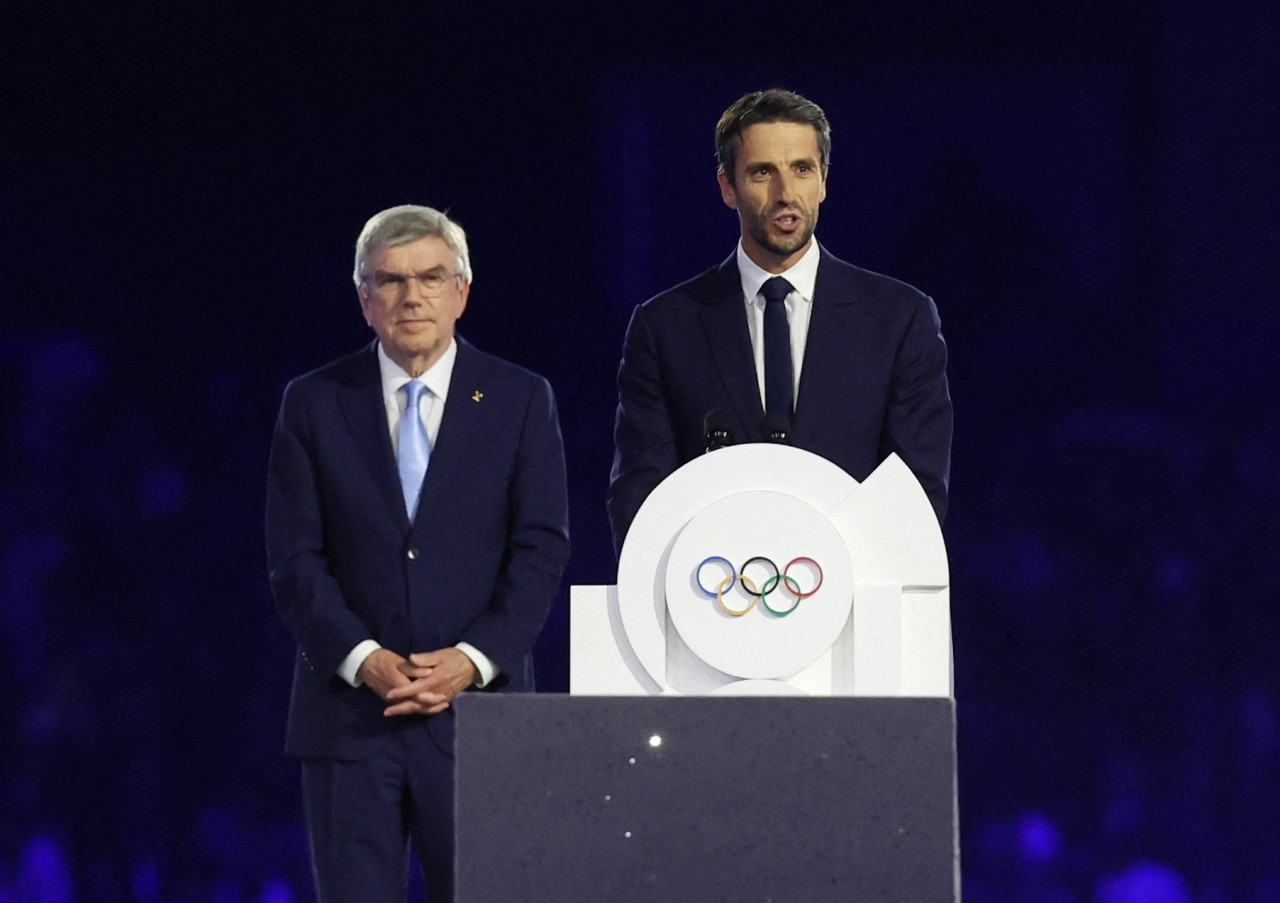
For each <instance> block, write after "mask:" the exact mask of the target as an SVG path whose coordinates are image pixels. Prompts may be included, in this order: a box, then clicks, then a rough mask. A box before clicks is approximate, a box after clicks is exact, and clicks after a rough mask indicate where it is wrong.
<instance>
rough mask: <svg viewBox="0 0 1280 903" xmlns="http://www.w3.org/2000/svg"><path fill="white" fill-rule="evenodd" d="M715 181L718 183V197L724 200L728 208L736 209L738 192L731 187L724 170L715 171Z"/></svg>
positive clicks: (731, 183)
mask: <svg viewBox="0 0 1280 903" xmlns="http://www.w3.org/2000/svg"><path fill="white" fill-rule="evenodd" d="M716 181H717V182H719V183H720V198H721V199H722V200H723V201H724V203H725V206H726V207H728V208H729V209H730V210H737V209H738V192H737V190H735V189H734V187H733V182H731V181H730V180H729V177H728V176H726V175H725V174H724V170H723V169H722V170H719V171H718V172H716Z"/></svg>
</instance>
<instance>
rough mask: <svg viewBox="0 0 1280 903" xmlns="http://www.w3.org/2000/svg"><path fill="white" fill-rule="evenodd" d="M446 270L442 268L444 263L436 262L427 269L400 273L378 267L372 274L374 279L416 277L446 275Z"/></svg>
mask: <svg viewBox="0 0 1280 903" xmlns="http://www.w3.org/2000/svg"><path fill="white" fill-rule="evenodd" d="M448 272H449V271H448V270H446V269H445V268H444V264H442V263H437V264H436V265H435V266H433V267H432V268H431V269H429V270H418V271H416V272H412V271H411V272H408V273H402V272H399V271H398V270H384V269H381V268H379V269H376V270H374V271H373V276H374V278H375V279H408V278H409V277H410V276H417V277H418V278H422V277H423V276H432V275H436V276H444V275H448Z"/></svg>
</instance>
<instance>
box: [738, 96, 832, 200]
mask: <svg viewBox="0 0 1280 903" xmlns="http://www.w3.org/2000/svg"><path fill="white" fill-rule="evenodd" d="M760 122H798V123H800V124H801V125H811V126H813V130H814V131H815V132H817V133H818V152H819V154H820V155H821V157H822V159H821V161H820V163H821V165H822V174H823V175H826V173H827V168H828V167H830V166H831V123H829V122H827V114H826V113H824V112H822V107H820V106H818V105H817V104H816V103H814V102H813V101H812V100H808V99H806V98H804V97H801V96H800V95H799V94H796V93H795V92H794V91H787V90H784V89H782V88H770V89H769V90H767V91H753V92H751V93H750V94H744V95H743V96H742V97H739V98H738V99H737V100H735V101H734V102H733V105H732V106H730V107H729V109H727V110H725V111H724V113H723V114H722V115H721V116H720V121H719V122H717V123H716V160H718V161H719V164H720V166H719V169H720V172H722V173H724V174H725V175H726V176H728V178H729V181H730V182H732V181H733V173H734V166H735V165H736V164H737V162H738V148H740V147H742V133H743V131H744V130H745V129H746V128H747V127H748V126H752V125H756V124H757V123H760Z"/></svg>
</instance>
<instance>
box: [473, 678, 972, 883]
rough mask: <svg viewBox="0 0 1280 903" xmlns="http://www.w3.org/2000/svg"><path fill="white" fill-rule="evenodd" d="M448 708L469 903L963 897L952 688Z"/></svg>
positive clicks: (537, 700)
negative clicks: (895, 693)
mask: <svg viewBox="0 0 1280 903" xmlns="http://www.w3.org/2000/svg"><path fill="white" fill-rule="evenodd" d="M456 704H457V719H458V721H457V726H458V745H457V756H458V759H457V840H458V857H457V872H458V874H457V898H456V899H457V900H458V901H459V903H492V901H494V900H520V901H529V903H533V901H556V903H560V901H565V900H610V901H611V903H630V901H662V903H683V901H688V903H709V901H721V900H724V901H734V903H739V901H775V903H784V901H804V903H822V901H828V900H829V901H841V903H845V901H849V900H858V901H884V903H946V901H956V900H957V899H958V892H957V890H958V868H957V843H956V840H957V838H956V825H957V810H956V781H955V774H956V772H955V704H954V702H953V701H952V700H950V699H937V698H932V699H917V698H909V699H901V698H898V699H881V698H847V697H846V698H827V699H815V698H778V697H764V698H752V697H735V698H716V697H699V698H643V697H607V698H605V697H581V696H560V695H549V694H548V695H503V694H497V695H488V694H479V693H474V694H472V693H468V694H464V695H463V696H461V697H459V698H458V700H457V703H456Z"/></svg>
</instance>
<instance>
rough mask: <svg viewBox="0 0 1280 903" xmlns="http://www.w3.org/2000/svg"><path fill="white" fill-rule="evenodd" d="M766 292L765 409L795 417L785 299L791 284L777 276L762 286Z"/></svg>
mask: <svg viewBox="0 0 1280 903" xmlns="http://www.w3.org/2000/svg"><path fill="white" fill-rule="evenodd" d="M760 293H761V294H762V295H764V301H765V304H764V410H765V413H766V414H774V415H781V416H783V417H785V418H787V420H788V421H790V420H791V395H792V378H791V329H790V327H789V326H788V325H787V305H786V303H785V299H786V297H787V295H789V294H790V293H791V283H790V282H788V281H787V280H785V279H783V278H782V277H781V276H774V277H773V278H772V279H769V280H767V281H766V282H765V284H764V285H763V286H762V287H761V289H760Z"/></svg>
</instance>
